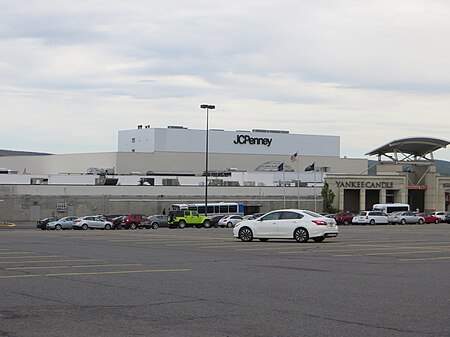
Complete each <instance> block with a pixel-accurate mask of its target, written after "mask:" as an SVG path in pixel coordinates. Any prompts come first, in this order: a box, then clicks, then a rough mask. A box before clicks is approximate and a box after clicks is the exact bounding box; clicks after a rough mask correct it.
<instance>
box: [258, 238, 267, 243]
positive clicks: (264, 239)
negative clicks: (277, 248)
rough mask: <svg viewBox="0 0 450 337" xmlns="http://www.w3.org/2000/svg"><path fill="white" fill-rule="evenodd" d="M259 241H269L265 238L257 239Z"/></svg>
mask: <svg viewBox="0 0 450 337" xmlns="http://www.w3.org/2000/svg"><path fill="white" fill-rule="evenodd" d="M258 240H259V241H261V242H267V241H269V239H267V238H262V239H258Z"/></svg>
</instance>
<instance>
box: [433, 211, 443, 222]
mask: <svg viewBox="0 0 450 337" xmlns="http://www.w3.org/2000/svg"><path fill="white" fill-rule="evenodd" d="M430 214H432V215H434V216H436V217H438V218H439V219H441V222H443V221H444V219H445V212H444V211H434V212H430Z"/></svg>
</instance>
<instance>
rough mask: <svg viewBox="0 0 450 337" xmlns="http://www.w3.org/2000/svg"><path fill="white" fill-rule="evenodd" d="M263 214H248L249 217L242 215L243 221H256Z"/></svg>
mask: <svg viewBox="0 0 450 337" xmlns="http://www.w3.org/2000/svg"><path fill="white" fill-rule="evenodd" d="M264 214H266V213H255V214H250V215H244V217H243V218H244V220H255V219H258V218H259V217H262V216H263V215H264Z"/></svg>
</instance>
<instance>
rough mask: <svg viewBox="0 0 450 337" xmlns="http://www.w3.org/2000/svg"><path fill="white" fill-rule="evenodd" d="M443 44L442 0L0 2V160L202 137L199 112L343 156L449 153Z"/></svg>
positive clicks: (448, 78) (448, 48) (446, 14)
mask: <svg viewBox="0 0 450 337" xmlns="http://www.w3.org/2000/svg"><path fill="white" fill-rule="evenodd" d="M449 41H450V1H448V0H442V1H440V0H396V1H391V0H365V1H360V0H339V1H336V0H314V1H309V0H239V1H236V0H227V1H220V2H219V1H212V0H190V1H184V0H164V1H162V0H160V1H156V0H127V1H115V0H108V1H106V0H77V1H67V0H45V1H34V0H14V1H6V0H0V51H1V52H0V109H1V116H2V120H1V129H2V130H1V133H0V148H2V149H9V150H24V151H42V152H51V153H83V152H105V151H108V152H109V151H117V131H118V130H126V129H134V128H136V126H137V125H138V124H144V125H147V124H149V125H151V126H152V127H166V126H167V125H183V126H186V127H188V128H192V129H205V127H206V118H205V111H204V110H201V109H200V108H199V105H200V104H202V103H209V104H214V105H216V110H214V111H213V112H211V113H210V120H209V125H210V127H211V128H222V129H226V130H236V129H253V128H270V129H281V130H289V131H290V132H291V133H305V134H319V135H337V136H340V138H341V156H348V157H356V158H367V157H366V156H365V153H367V152H369V151H370V150H373V149H375V148H377V147H378V146H381V145H384V144H386V143H388V142H389V141H391V140H393V139H398V138H403V137H413V136H421V137H435V138H440V139H444V140H449V141H450V44H449ZM297 147H298V146H295V145H294V146H293V151H294V152H295V150H296V149H297ZM299 150H300V153H299V154H300V155H301V148H300V149H299ZM435 157H436V158H438V159H446V160H450V147H448V148H447V149H443V150H439V151H437V152H436V154H435ZM374 159H375V158H374Z"/></svg>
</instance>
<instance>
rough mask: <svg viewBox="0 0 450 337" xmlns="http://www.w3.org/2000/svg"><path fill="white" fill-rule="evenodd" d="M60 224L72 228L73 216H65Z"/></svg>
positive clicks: (65, 227)
mask: <svg viewBox="0 0 450 337" xmlns="http://www.w3.org/2000/svg"><path fill="white" fill-rule="evenodd" d="M60 224H61V227H62V228H64V229H68V228H72V224H73V220H72V219H71V218H64V219H63V220H61V221H60Z"/></svg>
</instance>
